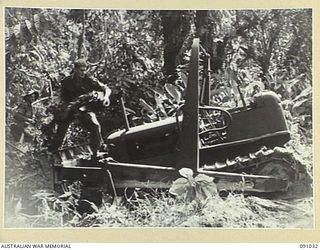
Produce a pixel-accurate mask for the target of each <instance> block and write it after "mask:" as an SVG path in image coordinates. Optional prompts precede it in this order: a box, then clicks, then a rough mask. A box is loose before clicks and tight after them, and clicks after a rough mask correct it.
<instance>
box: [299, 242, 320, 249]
mask: <svg viewBox="0 0 320 250" xmlns="http://www.w3.org/2000/svg"><path fill="white" fill-rule="evenodd" d="M299 246H300V248H302V249H318V246H319V244H316V243H309V244H307V243H304V244H300V245H299Z"/></svg>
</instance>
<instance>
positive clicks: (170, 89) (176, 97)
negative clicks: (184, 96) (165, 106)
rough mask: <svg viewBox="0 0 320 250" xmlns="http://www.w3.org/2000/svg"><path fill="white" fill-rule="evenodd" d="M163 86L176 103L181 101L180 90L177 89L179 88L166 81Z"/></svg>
mask: <svg viewBox="0 0 320 250" xmlns="http://www.w3.org/2000/svg"><path fill="white" fill-rule="evenodd" d="M164 88H165V89H166V91H167V92H168V93H169V95H170V96H171V97H172V98H173V99H174V101H175V102H176V103H180V102H181V92H180V91H179V89H178V88H177V87H176V86H174V85H172V84H169V83H167V84H165V85H164Z"/></svg>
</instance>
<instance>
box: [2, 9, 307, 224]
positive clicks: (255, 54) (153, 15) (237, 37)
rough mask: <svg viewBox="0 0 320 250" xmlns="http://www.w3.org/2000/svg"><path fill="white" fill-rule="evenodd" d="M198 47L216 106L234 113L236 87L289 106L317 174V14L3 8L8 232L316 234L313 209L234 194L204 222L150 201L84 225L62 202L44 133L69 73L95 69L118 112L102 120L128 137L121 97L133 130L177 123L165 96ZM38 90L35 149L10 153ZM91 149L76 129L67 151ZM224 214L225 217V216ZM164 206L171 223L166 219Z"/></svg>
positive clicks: (296, 142) (99, 214)
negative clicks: (185, 229)
mask: <svg viewBox="0 0 320 250" xmlns="http://www.w3.org/2000/svg"><path fill="white" fill-rule="evenodd" d="M195 37H198V38H200V41H201V45H202V47H203V48H204V49H205V50H206V52H207V53H209V54H210V58H211V69H212V91H213V92H214V93H216V95H217V96H216V97H217V98H216V100H215V101H216V102H217V104H225V103H227V104H230V103H234V102H235V100H232V97H230V96H232V93H236V91H234V89H233V88H234V84H233V83H237V84H238V85H239V87H240V89H241V90H242V93H243V94H244V96H245V97H251V96H253V95H254V93H256V92H257V91H258V92H259V91H262V90H272V91H274V92H275V93H277V94H278V95H279V96H280V97H281V100H282V106H283V108H284V110H285V114H286V118H287V121H288V126H289V129H290V131H291V133H292V140H291V141H290V142H289V143H288V144H287V145H286V147H287V149H288V150H290V152H291V153H292V154H294V155H295V157H296V158H298V159H299V160H300V162H301V163H302V164H303V165H304V166H305V167H306V168H307V170H308V172H309V173H310V174H311V175H312V11H311V9H290V10H287V9H283V10H282V9H278V10H219V11H217V10H211V11H206V10H201V11H195V10H188V11H174V10H172V11H153V10H143V11H141V10H85V9H83V10H81V9H37V8H32V9H30V8H28V9H24V8H6V9H5V74H6V128H7V129H6V172H5V178H6V179H5V188H6V190H5V191H6V195H5V200H6V213H7V215H6V217H7V221H6V225H7V226H10V227H44V226H45V227H47V226H213V227H218V226H221V227H287V226H288V227H295V226H308V227H309V226H310V225H309V224H307V225H304V223H305V222H304V221H303V220H302V222H301V223H302V224H299V219H297V217H296V216H302V217H303V216H306V217H308V218H310V217H312V211H311V210H312V204H313V203H312V199H311V198H310V199H308V200H302V201H295V203H294V204H291V205H290V206H292V207H293V208H292V209H293V210H290V208H289V207H288V206H289V205H288V206H287V207H286V209H287V210H286V209H283V207H281V208H282V210H281V209H280V208H279V206H280V205H279V204H275V203H271V201H267V200H263V199H259V198H247V199H244V198H243V197H242V196H237V195H235V196H233V197H231V198H230V199H229V201H220V203H219V202H218V204H217V203H215V204H211V205H210V204H209V205H210V206H207V207H202V208H201V211H200V212H199V207H189V208H188V209H184V207H183V206H184V205H183V204H179V203H177V202H176V201H173V200H171V198H167V197H158V198H157V199H155V198H154V197H149V198H150V199H145V200H142V201H141V203H140V205H139V210H133V211H129V212H128V211H127V210H126V209H125V208H121V209H117V208H114V207H112V206H104V207H103V208H100V209H98V208H96V211H95V212H94V213H93V214H91V215H87V217H84V216H83V215H79V214H77V212H76V211H75V210H72V205H74V203H75V202H76V200H75V199H72V198H70V197H71V196H70V195H69V196H68V195H65V196H64V197H60V196H58V195H57V194H55V193H54V192H53V191H52V190H51V189H50V188H51V187H50V185H49V179H50V177H49V176H48V173H47V170H46V168H47V159H46V147H47V146H48V142H49V141H50V138H51V136H52V134H50V133H49V132H48V131H49V130H48V129H47V127H46V126H47V125H48V124H50V121H51V120H52V112H53V111H54V108H55V106H56V105H57V103H58V102H59V90H60V87H61V86H60V81H61V79H63V78H64V77H65V76H67V75H69V74H70V73H71V71H72V63H73V62H74V61H75V60H76V59H79V58H86V59H87V61H88V64H89V72H88V73H89V74H90V75H92V76H93V77H95V78H97V79H99V80H100V81H101V82H102V83H105V84H107V85H108V86H109V87H110V88H111V89H112V96H111V105H110V106H109V107H107V108H106V109H105V110H102V111H100V113H99V116H98V117H99V120H100V123H101V127H102V133H103V137H104V138H106V137H107V136H108V134H110V133H111V131H114V130H116V129H119V128H123V127H124V124H123V122H122V116H121V109H120V105H119V102H118V96H120V95H122V96H123V97H124V100H125V103H126V107H127V108H128V110H127V111H128V112H129V113H130V123H131V125H134V124H142V123H145V122H150V121H153V120H154V119H161V117H164V116H167V115H168V112H167V110H163V108H162V101H163V100H164V99H172V100H173V102H174V101H177V100H176V99H179V98H181V97H179V96H178V97H176V96H172V93H171V95H170V93H169V94H168V93H167V92H166V91H165V88H164V86H165V85H166V84H172V85H174V86H177V87H179V86H181V85H183V84H185V83H186V78H187V76H186V73H185V71H184V69H183V65H184V64H185V63H186V62H187V61H188V60H189V57H190V47H191V43H192V39H193V38H195ZM30 90H37V91H38V92H39V93H40V100H38V101H37V102H36V103H34V105H33V108H34V113H35V123H34V124H33V126H32V127H31V128H30V133H31V134H32V135H33V136H34V140H33V142H32V143H24V144H21V145H20V144H19V143H15V142H13V140H12V135H11V133H10V126H11V124H12V122H13V113H14V111H15V109H16V108H17V106H18V105H19V103H21V101H22V98H21V97H22V95H23V94H24V93H26V92H28V91H30ZM227 94H231V95H227ZM228 96H229V97H228ZM233 97H234V98H235V99H236V98H237V96H233ZM233 105H237V102H235V104H233ZM150 113H151V115H150ZM153 115H154V116H153ZM86 141H87V136H86V133H85V131H83V130H82V129H81V127H79V126H77V123H75V124H73V125H72V126H71V127H70V129H69V131H68V134H67V136H66V139H65V142H64V145H65V146H68V145H69V146H71V145H74V144H79V143H83V142H86ZM168 199H170V200H168ZM148 202H149V203H148ZM170 202H171V203H172V204H171V205H170V206H171V207H170V208H168V206H169V205H166V204H169V203H170ZM223 202H225V203H223ZM269 202H270V203H269ZM154 203H155V204H156V206H154ZM70 204H71V205H70ZM216 206H221V207H220V209H221V210H224V211H225V212H224V213H223V214H222V213H219V212H218V213H217V211H216V210H217V209H218V208H217V207H216ZM277 206H278V207H277ZM155 207H157V209H162V211H165V212H163V213H161V215H160V214H159V213H157V212H156V211H155V210H156V208H155ZM235 207H240V209H239V212H238V213H234V209H235ZM268 207H269V208H270V207H271V208H273V210H272V209H271V210H270V209H268ZM228 209H230V213H229V212H228V211H229V210H228ZM279 209H280V210H279ZM218 210H219V209H218ZM221 210H219V211H221ZM256 210H259V211H260V213H256ZM274 210H276V211H277V212H278V213H275V211H274ZM151 211H152V212H151ZM279 211H281V212H279ZM150 213H151V214H152V215H153V217H152V216H151V217H150ZM206 213H215V216H213V218H214V219H211V220H209V221H207V219H206V218H207V216H205V215H206ZM168 215H171V216H168ZM244 218H245V219H244ZM271 218H272V219H271ZM294 223H296V224H294Z"/></svg>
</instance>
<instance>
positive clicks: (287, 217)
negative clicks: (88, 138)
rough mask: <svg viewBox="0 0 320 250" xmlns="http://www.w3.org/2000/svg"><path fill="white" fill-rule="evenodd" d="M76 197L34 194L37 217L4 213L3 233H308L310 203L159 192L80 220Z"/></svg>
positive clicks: (106, 206) (107, 207)
mask: <svg viewBox="0 0 320 250" xmlns="http://www.w3.org/2000/svg"><path fill="white" fill-rule="evenodd" d="M155 194H156V195H155ZM77 197H78V196H77V195H74V194H71V193H70V194H64V195H62V196H57V195H56V194H54V193H51V192H48V191H45V190H42V191H38V193H37V194H36V195H35V196H33V198H34V199H35V200H36V201H37V208H38V213H36V214H33V215H29V214H27V213H24V212H22V211H21V210H19V209H15V210H13V211H10V212H8V213H7V216H6V227H19V228H29V227H33V228H41V227H100V228H103V227H215V228H216V227H223V228H296V227H298V228H299V227H312V204H313V202H312V198H306V199H301V200H296V201H295V203H292V202H288V201H270V200H266V199H262V198H258V197H244V195H243V194H229V196H228V197H226V198H220V197H218V196H216V197H210V198H207V199H206V200H204V201H201V202H199V201H192V202H190V203H186V202H185V201H183V200H179V199H176V198H175V197H172V196H170V195H169V194H168V193H167V192H164V191H161V192H157V193H152V192H151V193H149V192H148V193H146V192H141V193H139V198H135V199H134V200H127V201H125V202H123V203H122V204H121V205H112V204H110V203H108V202H104V203H103V205H102V206H101V207H99V208H98V207H96V206H95V205H94V204H93V203H91V205H92V207H93V210H92V211H93V212H92V213H90V214H86V213H83V214H80V213H78V212H77V210H76V209H75V206H76V205H77V204H78V202H79V200H78V198H77ZM87 202H89V201H87Z"/></svg>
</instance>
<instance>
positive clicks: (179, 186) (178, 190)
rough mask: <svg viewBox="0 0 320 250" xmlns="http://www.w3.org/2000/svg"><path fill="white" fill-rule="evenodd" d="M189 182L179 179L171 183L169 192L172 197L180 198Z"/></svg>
mask: <svg viewBox="0 0 320 250" xmlns="http://www.w3.org/2000/svg"><path fill="white" fill-rule="evenodd" d="M188 185H189V182H188V180H187V179H185V178H179V179H177V180H175V181H174V182H173V183H172V186H171V188H170V189H169V192H170V193H171V194H173V195H177V196H182V195H183V194H185V193H186V192H187V187H188Z"/></svg>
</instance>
